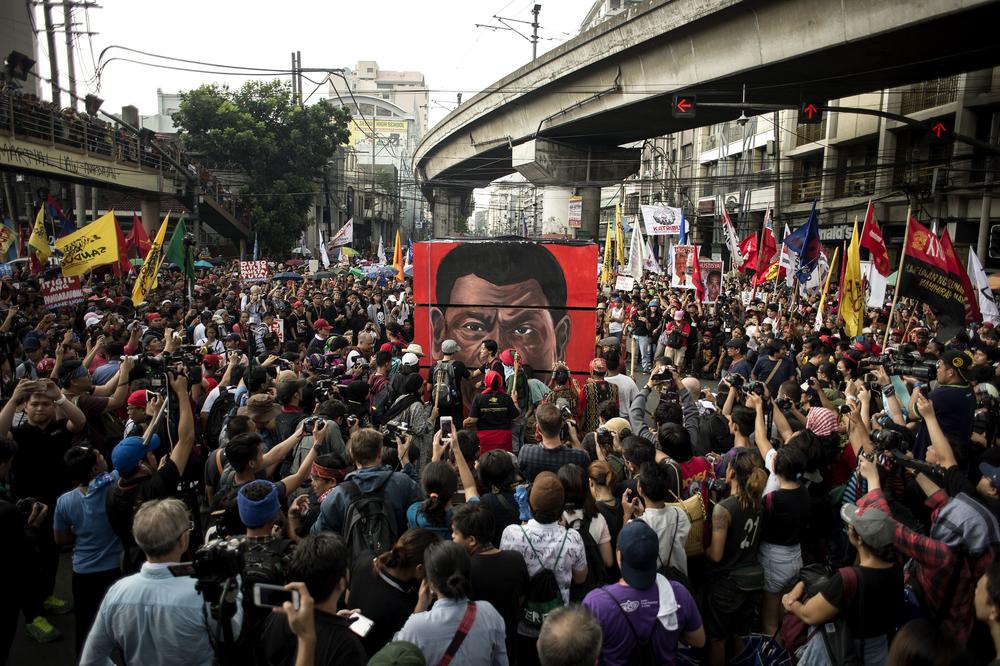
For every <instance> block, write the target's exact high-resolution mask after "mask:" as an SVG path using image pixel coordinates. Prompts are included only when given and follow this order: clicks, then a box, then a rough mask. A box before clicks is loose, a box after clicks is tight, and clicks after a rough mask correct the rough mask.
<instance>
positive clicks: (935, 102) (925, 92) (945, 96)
mask: <svg viewBox="0 0 1000 666" xmlns="http://www.w3.org/2000/svg"><path fill="white" fill-rule="evenodd" d="M900 92H901V93H902V97H901V99H900V103H899V112H900V113H901V114H903V115H904V116H906V115H909V114H911V113H916V112H917V111H922V110H923V109H931V108H934V107H935V106H942V105H943V104H949V103H951V102H954V101H955V100H956V99H958V75H957V74H956V75H955V76H946V77H943V78H940V79H931V80H930V81H924V82H923V83H917V84H915V85H912V86H907V87H905V88H902V89H901V90H900Z"/></svg>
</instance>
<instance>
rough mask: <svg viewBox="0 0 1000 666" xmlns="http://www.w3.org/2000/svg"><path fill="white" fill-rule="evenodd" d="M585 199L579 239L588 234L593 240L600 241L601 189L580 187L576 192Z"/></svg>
mask: <svg viewBox="0 0 1000 666" xmlns="http://www.w3.org/2000/svg"><path fill="white" fill-rule="evenodd" d="M576 193H577V194H579V195H580V196H581V197H583V222H582V224H581V225H580V233H578V234H577V238H580V237H582V236H583V235H584V234H586V235H587V236H588V237H590V239H592V240H599V239H598V232H599V229H600V227H601V188H599V187H580V188H577V191H576Z"/></svg>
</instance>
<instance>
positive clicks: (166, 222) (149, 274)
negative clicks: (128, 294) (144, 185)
mask: <svg viewBox="0 0 1000 666" xmlns="http://www.w3.org/2000/svg"><path fill="white" fill-rule="evenodd" d="M168 226H170V213H167V216H166V217H164V218H163V224H161V225H160V230H159V231H157V232H156V239H155V240H153V244H152V245H151V246H150V248H149V252H148V253H147V254H146V260H145V261H144V262H143V264H142V268H141V269H139V276H138V277H137V278H136V279H135V286H134V287H133V288H132V305H134V306H136V307H139V303H142V302H143V301H144V300H146V292H148V291H149V290H151V289H156V276H157V275H158V274H159V272H160V262H162V261H163V237H164V236H165V235H166V234H167V227H168Z"/></svg>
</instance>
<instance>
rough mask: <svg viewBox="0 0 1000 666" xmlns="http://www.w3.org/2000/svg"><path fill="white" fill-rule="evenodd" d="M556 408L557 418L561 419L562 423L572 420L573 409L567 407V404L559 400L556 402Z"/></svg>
mask: <svg viewBox="0 0 1000 666" xmlns="http://www.w3.org/2000/svg"><path fill="white" fill-rule="evenodd" d="M556 406H557V407H558V408H559V416H561V417H562V420H563V421H569V420H571V419H572V418H573V409H572V408H571V407H570V406H569V403H568V402H566V401H565V400H559V401H557V402H556Z"/></svg>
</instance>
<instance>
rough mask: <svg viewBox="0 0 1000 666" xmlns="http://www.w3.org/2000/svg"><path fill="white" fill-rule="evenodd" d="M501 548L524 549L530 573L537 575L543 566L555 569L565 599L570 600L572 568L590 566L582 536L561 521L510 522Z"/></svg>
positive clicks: (579, 568)
mask: <svg viewBox="0 0 1000 666" xmlns="http://www.w3.org/2000/svg"><path fill="white" fill-rule="evenodd" d="M522 529H523V530H524V531H523V532H522ZM525 534H527V539H526V538H525ZM564 536H565V541H566V542H565V544H564V543H563V537H564ZM560 549H561V550H562V554H561V555H560V554H559V551H560ZM500 550H512V551H515V552H518V553H521V557H523V558H524V563H525V564H526V565H527V566H528V576H534V575H535V574H536V573H538V572H539V571H541V570H542V567H545V568H547V569H553V573H554V574H555V577H556V582H557V583H559V591H560V592H562V596H563V601H564V602H565V603H569V585H570V582H571V581H572V579H573V572H574V571H581V570H583V569H586V568H587V553H586V552H585V551H584V549H583V539H582V538H581V537H580V535H579V533H578V532H577V531H576V530H567V529H566V528H564V527H563V526H561V525H560V524H559V523H549V524H547V525H543V524H541V523H539V522H538V521H537V520H535V519H531V520H529V521H528V524H527V525H523V526H522V525H508V526H507V527H506V528H505V529H504V531H503V536H502V537H501V538H500ZM536 552H537V553H538V554H537V555H535V553H536ZM557 558H558V560H559V564H558V566H557V565H556V559H557ZM553 567H554V568H553Z"/></svg>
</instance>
